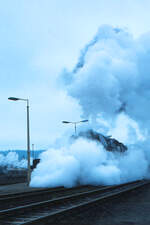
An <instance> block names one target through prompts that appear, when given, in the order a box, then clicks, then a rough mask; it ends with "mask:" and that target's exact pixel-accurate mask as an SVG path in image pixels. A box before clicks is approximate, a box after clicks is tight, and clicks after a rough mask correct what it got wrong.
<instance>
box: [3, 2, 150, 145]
mask: <svg viewBox="0 0 150 225" xmlns="http://www.w3.org/2000/svg"><path fill="white" fill-rule="evenodd" d="M149 12H150V1H149V0H125V1H124V0H92V1H91V0H13V1H12V0H5V1H1V4H0V52H1V54H0V84H1V88H0V102H1V108H0V109H1V110H0V118H1V122H0V124H1V132H0V149H25V148H26V105H25V102H21V101H20V102H10V101H8V100H7V99H8V97H9V96H16V97H22V98H29V99H30V106H31V107H30V125H31V127H30V128H31V143H34V144H35V147H36V149H40V148H42V149H46V148H48V147H49V146H50V144H51V143H52V142H53V141H54V140H55V138H56V137H60V136H61V135H62V134H63V133H64V132H66V131H67V130H68V129H69V131H70V132H73V128H71V127H70V126H65V125H63V124H62V123H61V121H62V120H78V119H80V115H81V112H82V109H81V108H80V106H79V105H78V103H77V102H76V100H73V99H71V97H69V96H67V94H66V92H65V90H62V88H61V86H60V85H59V82H58V76H59V74H60V73H61V71H62V70H63V68H68V69H72V68H73V66H74V65H75V64H76V62H77V59H78V56H79V54H80V50H81V49H82V48H83V47H84V45H85V44H86V43H88V41H90V40H91V39H92V38H93V36H94V35H95V34H96V32H97V30H98V28H99V27H100V26H101V25H102V24H109V25H113V26H115V27H122V28H125V29H127V30H128V31H129V32H130V33H132V34H133V36H134V38H138V37H139V36H140V35H141V34H143V33H146V32H149V31H150V15H149Z"/></svg>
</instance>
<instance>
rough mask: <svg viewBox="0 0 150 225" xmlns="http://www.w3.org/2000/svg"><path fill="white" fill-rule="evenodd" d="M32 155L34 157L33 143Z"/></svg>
mask: <svg viewBox="0 0 150 225" xmlns="http://www.w3.org/2000/svg"><path fill="white" fill-rule="evenodd" d="M32 157H33V159H34V144H32Z"/></svg>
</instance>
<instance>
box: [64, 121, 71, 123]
mask: <svg viewBox="0 0 150 225" xmlns="http://www.w3.org/2000/svg"><path fill="white" fill-rule="evenodd" d="M62 123H70V122H69V121H62Z"/></svg>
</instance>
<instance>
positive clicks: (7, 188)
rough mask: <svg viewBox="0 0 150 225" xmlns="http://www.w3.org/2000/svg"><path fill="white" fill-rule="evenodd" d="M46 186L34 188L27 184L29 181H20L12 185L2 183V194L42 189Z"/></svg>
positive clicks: (0, 190) (0, 188) (0, 191)
mask: <svg viewBox="0 0 150 225" xmlns="http://www.w3.org/2000/svg"><path fill="white" fill-rule="evenodd" d="M42 189H44V188H32V187H29V186H27V183H18V184H10V185H0V195H6V194H13V193H19V192H28V191H35V190H42Z"/></svg>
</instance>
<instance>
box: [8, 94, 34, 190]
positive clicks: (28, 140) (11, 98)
mask: <svg viewBox="0 0 150 225" xmlns="http://www.w3.org/2000/svg"><path fill="white" fill-rule="evenodd" d="M8 100H11V101H19V100H21V101H25V102H26V103H27V156H28V157H27V158H28V173H27V185H28V186H29V184H30V180H31V168H30V127H29V99H24V98H16V97H9V98H8Z"/></svg>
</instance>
